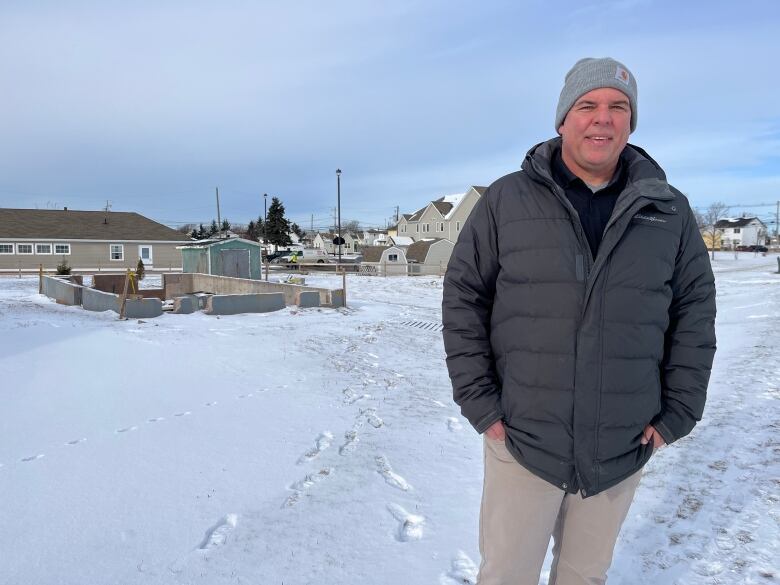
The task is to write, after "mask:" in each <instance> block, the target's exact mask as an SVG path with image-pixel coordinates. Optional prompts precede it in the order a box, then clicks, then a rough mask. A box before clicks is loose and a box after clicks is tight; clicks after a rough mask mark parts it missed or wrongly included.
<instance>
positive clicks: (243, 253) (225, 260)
mask: <svg viewBox="0 0 780 585" xmlns="http://www.w3.org/2000/svg"><path fill="white" fill-rule="evenodd" d="M220 254H222V274H223V276H233V277H235V278H249V250H220Z"/></svg>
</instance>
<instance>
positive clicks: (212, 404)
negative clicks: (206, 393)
mask: <svg viewBox="0 0 780 585" xmlns="http://www.w3.org/2000/svg"><path fill="white" fill-rule="evenodd" d="M216 405H217V401H216V400H215V401H214V402H207V403H206V404H205V405H204V406H216Z"/></svg>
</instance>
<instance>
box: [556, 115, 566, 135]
mask: <svg viewBox="0 0 780 585" xmlns="http://www.w3.org/2000/svg"><path fill="white" fill-rule="evenodd" d="M564 120H565V118H564ZM558 134H559V135H560V136H563V124H561V125H560V126H558Z"/></svg>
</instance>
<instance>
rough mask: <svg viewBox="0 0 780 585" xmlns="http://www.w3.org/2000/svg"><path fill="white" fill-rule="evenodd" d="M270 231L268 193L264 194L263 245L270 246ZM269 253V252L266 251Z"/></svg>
mask: <svg viewBox="0 0 780 585" xmlns="http://www.w3.org/2000/svg"><path fill="white" fill-rule="evenodd" d="M267 230H268V193H263V244H265V245H266V246H267V245H268V238H267V237H266V234H267V233H268V232H267ZM266 253H268V250H266Z"/></svg>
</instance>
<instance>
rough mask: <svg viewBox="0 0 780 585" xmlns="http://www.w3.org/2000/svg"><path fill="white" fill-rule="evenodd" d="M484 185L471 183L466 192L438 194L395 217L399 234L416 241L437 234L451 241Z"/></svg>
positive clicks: (479, 195) (472, 207)
mask: <svg viewBox="0 0 780 585" xmlns="http://www.w3.org/2000/svg"><path fill="white" fill-rule="evenodd" d="M486 189H487V187H477V186H472V187H470V188H469V190H468V191H466V192H465V193H460V194H458V195H447V196H444V197H440V198H439V199H436V200H435V201H431V202H430V203H428V205H426V206H425V207H423V208H421V209H418V210H417V211H415V212H414V213H411V214H404V215H403V216H402V217H401V219H400V220H399V221H398V228H397V230H398V231H397V233H398V235H399V236H408V237H410V238H412V239H413V240H414V241H415V242H417V241H420V240H423V239H430V238H436V239H442V240H449V241H450V242H452V243H453V244H454V243H455V242H456V241H457V240H458V236H459V235H460V231H461V230H462V229H463V224H464V223H465V222H466V218H468V216H469V214H470V213H471V210H472V209H474V206H475V205H476V204H477V201H479V198H480V197H482V195H483V194H484V193H485V191H486Z"/></svg>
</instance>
